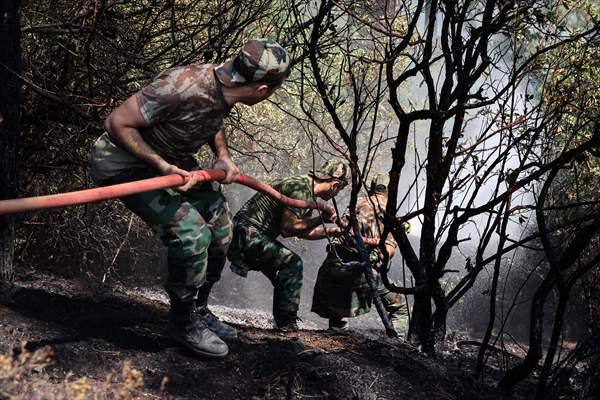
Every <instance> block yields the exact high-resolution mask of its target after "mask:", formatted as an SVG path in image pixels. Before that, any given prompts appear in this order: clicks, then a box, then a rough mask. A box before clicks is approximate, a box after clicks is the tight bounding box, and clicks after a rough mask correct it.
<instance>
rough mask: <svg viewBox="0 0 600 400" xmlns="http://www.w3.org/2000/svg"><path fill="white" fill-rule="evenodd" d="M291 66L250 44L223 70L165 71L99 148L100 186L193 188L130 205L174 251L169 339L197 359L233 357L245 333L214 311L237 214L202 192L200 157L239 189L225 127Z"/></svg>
mask: <svg viewBox="0 0 600 400" xmlns="http://www.w3.org/2000/svg"><path fill="white" fill-rule="evenodd" d="M289 68H290V59H289V56H288V54H287V52H286V51H285V50H284V49H283V48H282V47H281V46H280V45H279V44H277V43H276V42H274V41H272V40H268V39H257V40H250V41H248V42H247V43H246V44H245V45H244V46H243V47H242V49H241V50H240V52H239V54H238V55H237V56H236V57H234V58H233V59H231V60H229V61H227V62H225V63H223V64H221V65H213V64H191V65H186V66H181V67H174V68H170V69H167V70H165V71H163V72H161V73H160V74H159V75H158V76H156V78H155V79H154V80H153V81H152V82H151V83H150V84H149V85H148V86H146V87H144V88H142V89H141V90H140V91H139V92H137V93H136V94H134V95H133V96H131V97H130V98H128V99H127V100H126V101H125V102H124V103H123V104H121V106H119V107H118V108H117V109H115V110H114V111H113V112H112V113H111V114H110V115H109V116H108V118H107V119H106V121H105V124H104V126H105V128H106V132H105V133H104V134H103V135H102V136H100V137H99V138H98V140H97V141H96V142H95V143H94V146H93V149H92V155H91V174H92V177H93V178H94V180H95V181H96V182H97V183H98V184H99V185H103V186H104V185H112V184H117V183H123V182H129V181H136V180H140V179H145V178H150V177H154V176H157V175H169V174H180V175H182V176H184V177H185V178H186V183H185V184H184V185H182V186H181V187H179V188H177V189H176V190H171V189H162V190H154V191H150V192H145V193H141V194H135V195H132V196H127V197H123V198H121V200H122V201H123V203H124V204H125V205H126V206H127V208H129V209H130V210H131V211H133V212H134V213H135V214H137V215H138V216H140V217H141V218H142V219H143V220H144V221H145V222H146V223H147V224H148V225H150V226H151V227H152V229H153V230H154V231H155V232H156V233H157V234H159V235H160V237H161V239H162V241H163V243H164V244H165V246H166V247H167V250H168V256H167V263H168V271H169V272H168V280H167V284H166V290H167V293H168V295H169V298H170V301H171V310H170V315H169V324H168V327H167V332H168V334H169V335H170V336H171V337H172V338H173V339H174V340H176V341H177V342H178V343H180V344H181V345H183V346H185V347H186V348H188V349H189V350H191V351H192V352H193V353H195V354H197V355H202V356H209V357H224V356H226V355H227V353H228V351H229V349H228V346H227V344H226V343H225V342H224V341H223V340H222V339H229V338H235V337H236V336H237V333H236V331H235V329H234V328H233V327H231V326H229V325H226V324H224V323H222V322H220V321H219V320H218V318H217V317H216V316H214V315H213V314H212V313H211V312H210V310H209V309H208V307H207V301H208V294H209V292H210V289H211V287H212V285H213V284H214V283H215V282H216V281H218V280H219V278H220V275H221V271H222V269H223V266H224V264H225V259H226V253H227V248H228V246H229V243H230V241H231V238H232V223H231V213H230V212H229V208H228V206H227V202H226V200H225V198H224V197H223V195H222V194H221V192H220V191H217V190H213V188H212V185H211V184H210V183H202V184H196V183H197V182H196V178H195V176H194V175H192V174H190V171H191V170H194V169H197V168H198V165H197V162H196V160H195V158H194V156H195V155H196V153H197V152H198V150H199V149H200V147H201V146H203V145H205V144H208V145H209V146H210V148H211V149H212V151H213V152H214V154H215V156H216V158H217V161H216V162H215V164H214V165H213V168H214V169H222V170H224V171H225V172H226V177H225V179H224V180H223V181H221V183H226V184H228V183H231V182H233V181H234V180H235V178H236V176H237V175H238V174H239V173H240V171H239V169H238V168H237V167H236V165H235V164H234V163H233V161H232V160H231V157H230V154H229V149H228V146H227V141H226V136H225V133H224V132H223V119H224V118H225V117H226V116H227V115H228V114H229V111H230V110H231V107H232V106H233V105H234V104H235V103H238V102H239V103H243V104H246V105H253V104H256V103H258V102H260V101H262V100H264V99H266V98H267V97H269V96H270V95H271V94H272V93H273V92H274V91H275V90H276V89H277V88H278V87H279V86H281V84H282V83H283V81H284V80H285V78H286V77H287V76H288V74H289Z"/></svg>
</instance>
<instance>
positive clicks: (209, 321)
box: [198, 306, 237, 339]
mask: <svg viewBox="0 0 600 400" xmlns="http://www.w3.org/2000/svg"><path fill="white" fill-rule="evenodd" d="M198 315H199V316H200V318H202V319H203V320H204V322H206V325H207V326H208V329H210V330H211V331H213V332H214V333H216V334H217V336H218V337H220V338H221V339H237V330H236V329H235V328H234V327H233V326H231V325H227V324H226V323H224V322H221V321H220V320H219V318H217V316H216V315H215V314H213V313H212V311H210V310H209V309H208V307H202V306H199V307H198Z"/></svg>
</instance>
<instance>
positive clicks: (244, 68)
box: [215, 39, 290, 87]
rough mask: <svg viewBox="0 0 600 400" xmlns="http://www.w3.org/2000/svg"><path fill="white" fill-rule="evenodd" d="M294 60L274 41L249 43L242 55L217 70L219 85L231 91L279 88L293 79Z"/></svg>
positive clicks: (266, 40)
mask: <svg viewBox="0 0 600 400" xmlns="http://www.w3.org/2000/svg"><path fill="white" fill-rule="evenodd" d="M289 69H290V57H289V56H288V53H287V52H286V51H285V49H284V48H283V47H281V46H280V45H279V44H278V43H277V42H275V41H273V40H270V39H254V40H250V41H248V42H247V43H246V44H245V45H244V46H243V47H242V49H241V50H240V52H239V54H238V55H237V56H236V57H235V58H233V59H231V60H228V61H226V62H225V63H223V64H221V65H219V66H217V67H216V68H215V74H216V76H217V79H218V80H219V82H221V83H222V84H223V85H225V86H228V87H235V86H239V85H244V84H247V83H252V82H257V83H266V84H279V83H281V82H283V80H284V79H285V78H286V77H287V76H288V75H289Z"/></svg>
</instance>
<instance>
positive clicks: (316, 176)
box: [228, 160, 347, 331]
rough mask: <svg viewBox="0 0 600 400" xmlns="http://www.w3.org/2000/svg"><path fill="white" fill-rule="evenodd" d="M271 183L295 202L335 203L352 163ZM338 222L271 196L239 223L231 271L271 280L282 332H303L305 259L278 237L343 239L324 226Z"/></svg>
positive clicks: (244, 212)
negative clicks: (300, 329) (301, 309)
mask: <svg viewBox="0 0 600 400" xmlns="http://www.w3.org/2000/svg"><path fill="white" fill-rule="evenodd" d="M270 183H271V185H272V186H273V187H274V188H275V189H276V190H277V191H279V192H281V193H282V194H284V195H286V196H288V197H291V198H294V199H300V200H313V199H314V198H315V197H319V198H321V199H323V200H329V199H331V198H333V197H335V196H336V195H337V194H338V193H339V192H340V190H342V189H343V188H344V187H345V186H346V185H347V181H346V165H345V164H344V163H343V162H341V161H339V160H330V161H328V162H326V163H325V164H324V165H323V166H322V167H321V168H319V169H317V170H315V171H311V173H310V174H309V175H300V176H292V177H288V178H282V179H276V180H274V181H272V182H270ZM324 218H328V219H327V220H324ZM335 218H336V216H329V217H324V216H322V215H317V216H315V217H312V211H311V210H309V209H300V208H293V207H287V206H285V205H283V204H282V203H280V202H278V201H277V200H274V199H273V198H271V197H270V196H267V195H266V194H262V193H257V194H255V195H254V196H253V197H252V198H251V199H250V200H248V201H247V202H246V204H244V206H243V207H242V208H241V209H240V211H239V212H238V213H237V214H236V215H235V217H234V219H233V223H234V229H233V241H232V243H231V246H230V247H229V253H228V258H229V260H230V261H231V269H232V270H233V271H234V272H235V273H237V274H238V275H241V276H243V277H246V276H247V274H248V270H255V271H261V272H262V273H263V274H264V275H265V276H266V277H267V278H269V280H270V281H271V283H272V284H273V286H274V293H273V316H274V318H275V323H276V325H277V327H278V328H279V329H281V330H288V331H295V330H298V326H297V324H296V320H297V319H298V318H297V317H298V305H299V304H300V291H301V289H302V259H301V258H300V257H299V256H298V255H297V254H296V253H294V252H293V251H291V250H290V249H288V248H287V247H285V246H284V245H283V244H282V243H281V242H279V241H278V240H277V237H278V236H279V235H281V236H283V237H290V236H295V237H299V238H302V239H308V240H318V239H322V238H324V237H326V236H339V235H340V234H341V231H340V229H339V228H338V227H325V226H323V222H324V221H325V222H330V221H333V220H335Z"/></svg>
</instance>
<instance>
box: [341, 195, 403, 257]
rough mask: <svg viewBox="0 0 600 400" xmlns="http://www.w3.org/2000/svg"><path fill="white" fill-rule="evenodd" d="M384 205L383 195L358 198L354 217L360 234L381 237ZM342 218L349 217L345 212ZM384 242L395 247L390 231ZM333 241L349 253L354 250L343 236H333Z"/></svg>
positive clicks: (346, 218)
mask: <svg viewBox="0 0 600 400" xmlns="http://www.w3.org/2000/svg"><path fill="white" fill-rule="evenodd" d="M385 206H386V201H385V197H384V196H380V195H377V194H374V195H372V196H364V197H360V198H359V199H358V201H357V203H356V219H357V222H358V228H359V230H360V234H361V236H363V237H367V238H380V237H381V234H382V232H383V216H384V214H385ZM342 218H343V219H344V220H346V221H347V220H348V219H349V215H348V214H347V213H346V214H345V215H344V216H343V217H342ZM385 242H386V243H387V244H391V245H392V246H394V247H397V245H396V241H395V240H394V238H393V236H392V234H391V233H389V234H388V236H387V238H386V241H385ZM333 243H334V244H335V245H337V246H340V247H342V248H344V249H345V250H347V251H349V252H351V253H354V252H356V249H355V248H354V245H353V244H351V243H348V241H347V240H346V239H345V238H344V237H343V236H342V237H339V238H335V239H334V240H333ZM367 247H368V248H369V249H373V248H374V247H373V246H367Z"/></svg>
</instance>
